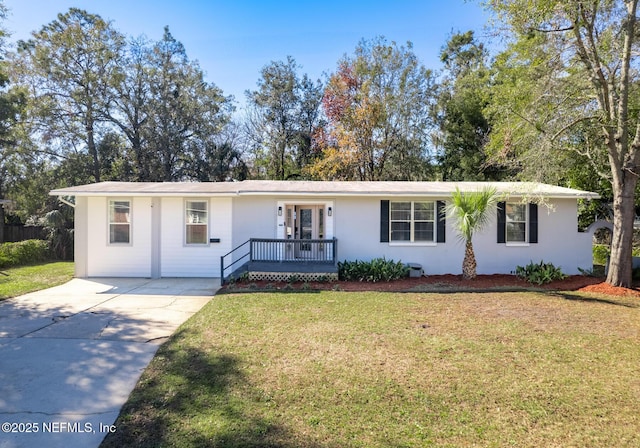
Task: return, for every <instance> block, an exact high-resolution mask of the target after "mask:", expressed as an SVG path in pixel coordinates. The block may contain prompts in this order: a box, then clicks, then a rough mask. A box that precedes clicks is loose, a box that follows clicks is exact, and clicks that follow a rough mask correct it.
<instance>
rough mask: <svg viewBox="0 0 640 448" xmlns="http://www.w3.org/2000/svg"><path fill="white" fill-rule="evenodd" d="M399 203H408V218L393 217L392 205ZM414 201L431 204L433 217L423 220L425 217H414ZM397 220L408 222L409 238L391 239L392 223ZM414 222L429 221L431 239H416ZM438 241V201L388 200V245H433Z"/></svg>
mask: <svg viewBox="0 0 640 448" xmlns="http://www.w3.org/2000/svg"><path fill="white" fill-rule="evenodd" d="M400 203H409V204H410V208H409V219H408V220H403V219H393V216H392V214H393V205H394V204H400ZM416 203H420V204H431V212H432V216H433V219H430V220H425V219H416V205H415V204H416ZM394 222H395V223H397V222H405V223H406V222H408V223H409V239H408V240H398V239H393V224H394ZM416 223H431V224H432V226H433V230H432V239H430V240H416ZM437 241H438V201H430V200H425V201H420V200H418V201H416V200H396V201H389V245H392V246H403V245H411V246H435V245H437Z"/></svg>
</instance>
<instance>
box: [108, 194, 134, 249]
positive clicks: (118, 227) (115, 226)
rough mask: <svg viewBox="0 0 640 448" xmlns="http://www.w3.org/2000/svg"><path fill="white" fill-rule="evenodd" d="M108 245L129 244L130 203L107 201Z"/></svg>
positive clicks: (123, 200) (118, 200)
mask: <svg viewBox="0 0 640 448" xmlns="http://www.w3.org/2000/svg"><path fill="white" fill-rule="evenodd" d="M109 244H131V201H129V200H125V199H114V200H110V201H109Z"/></svg>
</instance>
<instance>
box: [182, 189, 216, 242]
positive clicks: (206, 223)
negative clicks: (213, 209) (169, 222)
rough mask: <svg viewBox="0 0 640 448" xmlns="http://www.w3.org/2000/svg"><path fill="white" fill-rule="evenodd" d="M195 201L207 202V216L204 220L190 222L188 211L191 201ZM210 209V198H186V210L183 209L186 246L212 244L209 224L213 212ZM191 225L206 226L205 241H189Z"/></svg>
mask: <svg viewBox="0 0 640 448" xmlns="http://www.w3.org/2000/svg"><path fill="white" fill-rule="evenodd" d="M194 202H199V203H203V204H205V210H204V211H205V213H206V218H205V219H204V222H189V214H188V211H189V210H190V206H189V204H190V203H194ZM209 209H210V204H209V200H208V199H200V198H186V199H185V200H184V211H183V215H182V223H183V226H184V231H183V237H184V245H185V246H189V247H208V246H209V245H210V241H209V226H210V219H211V214H210V212H209ZM191 226H198V227H200V226H204V228H205V233H204V235H205V241H204V242H202V243H200V242H198V243H193V242H189V227H191Z"/></svg>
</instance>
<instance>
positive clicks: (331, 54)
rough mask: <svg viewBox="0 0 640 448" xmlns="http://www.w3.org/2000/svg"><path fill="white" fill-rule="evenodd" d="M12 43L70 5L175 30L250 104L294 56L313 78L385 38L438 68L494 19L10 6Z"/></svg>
mask: <svg viewBox="0 0 640 448" xmlns="http://www.w3.org/2000/svg"><path fill="white" fill-rule="evenodd" d="M4 4H5V5H6V6H7V7H8V9H9V13H8V18H7V20H6V21H5V24H4V26H5V28H6V29H7V30H8V31H9V32H10V33H12V37H11V41H16V40H18V39H28V38H29V36H30V33H31V32H32V31H35V30H39V29H40V28H41V27H42V26H43V25H45V24H47V23H49V22H51V21H52V20H54V19H55V18H56V16H57V14H58V13H60V12H66V11H67V10H68V9H69V8H70V7H78V8H82V9H85V10H87V11H89V12H91V13H95V14H99V15H100V16H102V17H103V18H104V19H108V20H111V21H112V22H113V24H114V26H115V28H117V29H118V30H120V31H121V32H123V33H125V34H127V35H129V36H139V35H142V34H144V35H146V36H147V37H149V38H150V39H154V40H157V39H160V38H161V37H162V33H163V28H164V26H165V25H169V28H170V31H171V33H172V34H173V36H174V37H175V38H176V39H177V40H179V41H180V42H182V43H183V44H184V46H185V48H186V51H187V54H188V56H189V58H190V59H197V60H198V61H199V63H200V66H201V67H202V69H203V70H204V71H205V73H206V79H207V81H209V82H213V83H215V84H216V85H217V86H218V87H220V88H221V89H222V90H223V91H224V93H225V95H233V96H234V97H235V98H236V101H238V103H240V104H241V103H242V102H243V101H244V91H245V90H247V89H250V90H253V89H255V87H256V82H257V81H258V79H259V77H260V69H261V68H262V67H264V66H265V65H267V64H268V63H269V62H270V61H275V60H284V59H286V57H287V56H288V55H290V56H293V57H294V59H295V60H296V61H297V62H298V64H300V65H301V66H302V69H301V70H300V73H307V74H309V75H310V76H311V77H312V78H313V79H318V78H323V73H330V72H332V71H334V70H335V68H336V65H337V62H338V60H339V59H340V58H341V57H342V56H343V55H344V54H351V53H353V50H354V48H355V47H356V45H357V43H358V42H359V41H360V40H361V39H363V38H364V39H371V38H374V37H376V36H385V37H386V38H387V39H388V40H389V41H396V42H398V43H402V44H404V43H405V42H406V41H411V42H413V44H414V52H415V53H416V55H417V56H418V58H419V59H420V60H421V62H422V63H423V64H424V65H425V66H426V67H428V68H432V69H438V68H440V63H439V60H438V53H439V51H440V49H441V47H442V45H443V44H444V43H445V42H446V40H447V38H448V36H450V35H451V33H452V32H455V31H466V30H469V29H472V30H475V31H476V33H477V34H478V35H479V36H482V35H483V34H484V33H483V27H484V25H485V22H486V20H487V18H488V16H487V15H486V14H485V12H484V11H483V10H482V8H481V7H480V6H479V4H478V3H477V2H466V1H464V0H422V1H419V0H411V1H409V0H396V1H379V0H368V1H360V0H358V1H347V0H342V1H336V0H325V1H323V2H305V1H304V0H298V1H279V2H275V1H269V0H262V1H259V0H257V1H249V0H236V1H233V0H230V1H218V0H208V1H207V0H182V1H175V0H174V1H169V0H128V1H125V0H4Z"/></svg>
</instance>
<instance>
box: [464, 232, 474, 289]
mask: <svg viewBox="0 0 640 448" xmlns="http://www.w3.org/2000/svg"><path fill="white" fill-rule="evenodd" d="M476 266H477V264H476V255H475V253H474V251H473V244H472V243H471V240H468V241H467V243H466V248H465V251H464V260H463V262H462V277H463V278H464V279H465V280H471V279H474V278H476V275H477V274H476Z"/></svg>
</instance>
